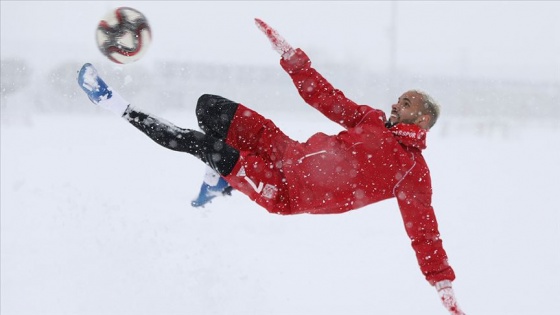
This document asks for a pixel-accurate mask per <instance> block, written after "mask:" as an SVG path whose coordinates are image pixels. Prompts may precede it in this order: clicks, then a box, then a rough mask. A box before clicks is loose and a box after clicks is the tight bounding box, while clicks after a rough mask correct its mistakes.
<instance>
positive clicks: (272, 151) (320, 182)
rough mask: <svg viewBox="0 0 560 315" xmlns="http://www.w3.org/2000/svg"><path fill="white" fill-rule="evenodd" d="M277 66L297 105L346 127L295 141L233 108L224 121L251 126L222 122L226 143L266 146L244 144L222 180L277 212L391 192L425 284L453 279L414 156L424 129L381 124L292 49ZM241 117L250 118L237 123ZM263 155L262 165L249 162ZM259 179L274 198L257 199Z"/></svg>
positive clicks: (363, 201) (424, 170) (322, 208)
mask: <svg viewBox="0 0 560 315" xmlns="http://www.w3.org/2000/svg"><path fill="white" fill-rule="evenodd" d="M280 64H281V66H282V67H283V68H284V70H286V72H288V74H289V75H290V76H291V78H292V80H293V82H294V84H295V86H296V87H297V90H298V92H299V94H300V95H301V97H302V98H303V99H304V100H305V102H307V103H308V104H309V105H311V106H312V107H314V108H316V109H317V110H319V111H320V112H321V113H323V114H324V115H325V116H327V117H328V118H329V119H331V120H332V121H334V122H336V123H338V124H340V125H341V126H343V127H344V128H345V129H346V130H344V131H342V132H340V133H338V134H337V135H326V134H324V133H317V134H315V135H313V136H311V137H310V138H309V139H308V140H307V141H306V142H303V143H300V142H297V141H294V140H291V139H289V138H288V137H287V136H285V135H284V134H283V133H282V132H281V131H280V130H278V129H277V127H276V126H275V125H274V124H273V123H272V122H270V121H269V120H266V119H264V118H262V116H260V115H258V114H256V113H255V112H253V111H251V110H249V109H247V108H246V107H244V106H242V105H241V106H240V108H239V109H238V112H237V113H236V116H237V117H236V118H234V120H233V122H232V125H231V126H245V127H239V128H248V127H246V126H251V125H252V126H256V127H255V128H256V129H255V130H253V131H252V135H253V136H250V137H248V136H247V130H246V129H245V130H244V131H245V134H235V133H236V131H238V129H236V128H235V127H234V128H232V127H230V132H229V134H228V139H227V141H228V142H229V143H230V144H232V145H233V146H234V147H238V148H241V149H243V146H244V145H247V143H248V142H247V141H248V140H247V139H248V138H253V139H260V140H259V142H258V144H259V146H260V147H262V148H264V149H262V150H264V151H266V150H268V151H267V152H264V151H258V150H257V151H255V147H256V146H250V147H251V150H252V151H250V152H249V151H248V152H242V153H241V159H240V162H239V163H238V165H236V167H235V168H234V170H233V172H232V174H231V175H230V176H228V177H226V179H227V180H228V181H229V182H230V184H232V186H233V187H234V188H236V189H239V190H241V191H242V192H244V193H246V194H247V195H248V196H249V197H250V198H251V199H253V200H255V201H257V202H258V203H259V204H261V205H263V206H264V207H265V208H267V209H268V210H269V211H270V212H276V213H280V214H298V213H312V214H327V213H342V212H346V211H349V210H353V209H357V208H360V207H364V206H366V205H369V204H372V203H375V202H378V201H381V200H384V199H388V198H393V197H395V198H396V200H397V202H398V205H399V208H400V211H401V214H402V218H403V223H404V227H405V229H406V232H407V234H408V236H409V237H410V239H411V241H412V247H413V249H414V251H415V252H416V257H417V259H418V263H419V265H420V268H421V270H422V273H423V274H424V276H425V277H426V279H427V280H428V281H429V282H430V283H431V284H434V283H435V282H438V281H441V280H446V279H447V280H454V279H455V275H454V272H453V269H452V268H451V267H450V266H449V264H448V263H447V255H446V252H445V250H444V249H443V247H442V241H441V239H440V237H439V231H438V224H437V221H436V217H435V214H434V210H433V208H432V206H431V201H432V200H431V199H432V186H431V179H430V171H429V170H428V166H427V165H426V162H425V161H424V158H423V156H422V150H423V149H425V148H426V131H425V130H422V129H421V128H419V127H418V126H416V125H408V124H398V125H396V126H393V127H391V128H389V129H388V128H387V127H386V126H385V122H386V117H385V114H384V113H383V112H382V111H381V110H377V109H373V108H371V107H369V106H366V105H358V104H356V103H354V102H353V101H351V100H350V99H348V98H347V97H346V96H345V95H344V94H343V93H342V92H341V91H339V90H337V89H335V88H334V87H333V86H332V85H331V84H330V83H329V82H328V81H327V80H326V79H325V78H324V77H323V76H321V75H320V74H319V73H318V72H317V71H316V70H315V69H314V68H312V67H311V61H310V60H309V58H308V57H307V55H305V53H304V52H303V51H301V50H300V49H298V50H297V53H296V56H294V57H292V58H290V59H289V60H288V61H286V60H283V59H282V60H281V62H280ZM247 117H251V119H254V120H253V121H251V122H249V121H243V119H247ZM236 120H237V121H236ZM255 122H258V123H255ZM232 130H233V131H232ZM263 130H265V131H263ZM267 132H269V133H270V135H268V134H267ZM249 134H250V133H249ZM263 135H264V136H263ZM235 138H238V139H237V140H236V139H235ZM262 138H266V139H268V140H266V141H270V143H268V142H266V141H264V140H262ZM271 139H272V140H271ZM255 141H256V140H255ZM263 141H264V142H263ZM263 156H265V158H264V160H266V161H265V162H266V163H268V164H266V165H265V166H257V165H259V163H261V164H262V162H263V158H262V157H263ZM263 165H264V164H263ZM250 169H252V170H255V171H254V172H252V171H251V170H250ZM272 169H277V171H271V170H272ZM246 175H247V176H246ZM248 176H249V177H250V178H253V179H250V178H249V177H248ZM255 177H259V179H258V181H257V180H256V179H255ZM241 178H245V180H242V179H241ZM267 179H268V180H270V181H271V182H273V185H276V186H274V191H275V192H278V194H279V196H275V197H274V198H271V194H270V189H269V190H268V192H269V193H268V196H267V198H263V194H264V195H266V194H265V193H263V191H264V192H266V191H267V189H266V188H265V189H263V187H262V184H260V183H259V184H260V187H257V185H256V182H259V181H262V182H264V183H266V180H267ZM248 182H251V184H250V185H248ZM267 186H268V185H267ZM280 186H281V187H280ZM259 188H260V189H259Z"/></svg>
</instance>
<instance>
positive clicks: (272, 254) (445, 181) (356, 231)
mask: <svg viewBox="0 0 560 315" xmlns="http://www.w3.org/2000/svg"><path fill="white" fill-rule="evenodd" d="M76 106H93V105H91V104H90V103H89V101H88V100H87V98H86V97H85V96H83V98H82V99H81V100H79V101H77V102H76ZM138 106H140V107H141V104H138ZM297 106H301V105H297ZM186 107H187V108H186V109H185V110H184V111H181V112H163V113H156V114H159V115H160V116H162V117H165V118H167V119H168V120H171V121H173V122H175V123H176V124H178V125H181V126H185V127H188V126H191V127H192V126H195V121H194V115H193V110H192V109H193V107H194V104H193V105H192V106H191V105H186ZM265 112H266V111H265ZM266 115H267V116H268V117H270V118H272V119H274V120H275V121H277V122H278V125H279V126H281V127H282V128H284V129H285V130H286V132H287V133H288V134H291V135H293V136H294V138H296V139H305V138H306V137H307V136H308V135H310V134H312V133H314V132H316V131H319V130H321V131H325V132H336V131H337V130H338V127H337V126H336V125H335V124H334V123H329V122H328V121H327V120H326V119H322V118H321V117H322V116H321V115H320V114H319V113H316V114H307V115H294V114H293V113H290V112H289V111H285V112H281V111H277V112H267V113H266ZM315 115H316V116H315ZM444 119H445V118H444ZM444 119H442V122H443V121H444ZM440 127H441V126H440ZM442 130H443V128H439V129H438V128H437V127H436V128H434V130H433V131H432V132H431V134H430V137H429V139H428V149H427V150H426V151H425V156H426V159H427V161H428V163H429V165H430V167H431V171H432V177H433V183H434V207H435V209H436V213H437V215H438V219H439V222H440V230H441V232H442V237H443V240H444V246H445V248H446V250H447V251H448V254H449V256H450V261H451V264H452V266H453V267H454V268H455V270H456V273H457V280H456V281H455V290H456V294H457V296H458V299H459V302H460V304H461V305H462V306H463V308H464V309H465V310H466V311H467V312H468V314H482V315H484V314H488V315H490V314H492V315H495V314H508V315H526V314H543V315H544V314H555V313H556V310H557V307H556V302H554V301H555V300H556V299H557V297H558V295H559V293H560V271H559V268H558V267H559V266H560V252H559V245H558V244H559V243H560V227H559V224H560V214H559V212H560V210H559V209H560V207H559V206H558V200H557V196H558V191H559V189H558V188H560V185H559V178H560V166H559V164H558V161H560V150H559V149H558V147H559V145H560V140H559V139H560V131H559V130H558V128H554V127H537V126H533V127H531V126H526V125H525V126H519V127H517V126H515V125H513V126H512V128H511V129H510V130H509V131H508V133H500V134H493V135H488V134H486V135H480V134H478V132H479V131H480V128H467V127H464V128H461V129H459V128H455V129H453V130H454V131H453V132H449V131H448V132H446V133H443V132H442ZM459 130H460V131H461V132H459ZM1 146H2V147H1V197H2V198H1V210H2V212H1V249H2V255H1V266H2V269H1V271H2V277H1V289H2V290H1V294H2V296H1V297H2V300H1V302H2V314H3V315H23V314H53V315H54V314H57V315H58V314H75V315H86V314H92V315H113V314H135V315H142V314H163V315H171V314H259V315H260V314H282V315H284V314H337V315H338V314H446V312H445V310H444V309H443V307H442V306H441V305H440V302H439V300H438V298H437V295H436V293H435V290H434V289H433V288H432V287H431V286H429V284H428V283H427V282H426V281H425V280H424V279H423V277H422V275H421V274H420V271H419V269H418V267H417V264H416V259H415V257H414V254H413V251H412V249H411V247H410V246H409V241H408V239H407V237H406V235H405V232H404V228H403V226H402V222H401V219H400V214H399V210H398V208H397V205H396V202H395V200H388V201H384V202H381V203H379V204H374V205H370V206H368V207H365V208H362V209H360V210H357V211H352V212H349V213H346V214H339V215H327V216H311V215H299V216H278V215H273V214H269V213H267V212H266V211H265V210H264V209H262V208H260V207H259V206H257V205H255V204H253V203H252V202H250V201H249V200H248V198H246V197H245V196H243V195H241V194H240V193H238V192H234V193H233V196H232V197H228V198H223V199H219V200H215V201H214V202H213V203H212V204H210V205H209V206H208V207H206V208H204V209H194V208H191V207H190V204H189V203H190V200H191V199H192V198H193V197H194V196H195V195H196V193H197V191H198V187H199V184H200V180H201V178H202V175H203V172H204V167H203V165H202V163H200V162H198V161H197V160H196V159H195V158H193V157H190V156H188V155H185V154H181V153H177V152H173V151H168V150H166V149H163V148H162V147H159V146H158V145H157V144H155V143H154V142H152V141H151V140H149V139H148V138H147V137H145V136H144V135H143V134H141V133H140V132H138V131H137V130H136V129H135V128H133V127H132V126H130V125H128V124H127V123H126V122H125V121H123V120H120V119H119V118H117V117H114V116H113V115H112V114H110V113H105V112H102V110H99V113H98V114H97V113H96V114H94V115H85V114H75V115H61V114H57V115H55V114H52V115H37V116H34V117H32V118H31V119H30V120H29V121H27V122H21V123H15V122H10V123H3V124H2V128H1Z"/></svg>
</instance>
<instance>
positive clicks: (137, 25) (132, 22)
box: [96, 7, 152, 64]
mask: <svg viewBox="0 0 560 315" xmlns="http://www.w3.org/2000/svg"><path fill="white" fill-rule="evenodd" d="M96 39H97V47H99V50H100V51H101V53H103V55H105V56H106V57H107V58H109V60H111V61H113V62H116V63H119V64H126V63H131V62H134V61H137V60H139V59H140V58H142V56H143V55H144V54H145V53H146V51H147V50H148V48H149V46H150V43H151V42H152V30H151V28H150V24H149V23H148V20H147V19H146V17H145V16H144V14H142V13H141V12H140V11H138V10H136V9H133V8H129V7H120V8H116V9H113V10H111V11H109V12H108V13H107V15H105V17H104V18H103V19H102V20H101V21H100V22H99V25H98V26H97V31H96Z"/></svg>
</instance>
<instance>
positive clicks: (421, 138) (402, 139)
mask: <svg viewBox="0 0 560 315" xmlns="http://www.w3.org/2000/svg"><path fill="white" fill-rule="evenodd" d="M389 130H390V131H391V132H392V133H393V136H394V137H395V138H396V139H397V141H399V143H400V144H402V145H404V146H406V147H413V148H417V149H420V150H424V149H425V148H426V134H427V133H428V131H427V130H424V129H422V128H420V127H418V126H417V125H413V124H396V125H394V126H392V127H389Z"/></svg>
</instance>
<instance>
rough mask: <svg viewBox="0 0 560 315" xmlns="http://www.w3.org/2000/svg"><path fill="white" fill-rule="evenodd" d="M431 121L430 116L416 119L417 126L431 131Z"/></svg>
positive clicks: (425, 115)
mask: <svg viewBox="0 0 560 315" xmlns="http://www.w3.org/2000/svg"><path fill="white" fill-rule="evenodd" d="M431 120H432V116H430V115H429V114H424V115H420V116H418V118H417V119H416V124H417V125H418V126H419V127H420V128H422V129H426V130H429V129H430V122H431Z"/></svg>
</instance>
